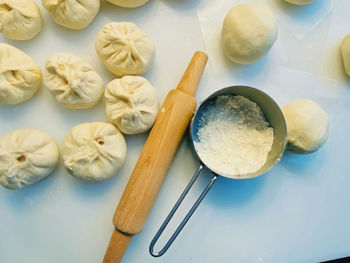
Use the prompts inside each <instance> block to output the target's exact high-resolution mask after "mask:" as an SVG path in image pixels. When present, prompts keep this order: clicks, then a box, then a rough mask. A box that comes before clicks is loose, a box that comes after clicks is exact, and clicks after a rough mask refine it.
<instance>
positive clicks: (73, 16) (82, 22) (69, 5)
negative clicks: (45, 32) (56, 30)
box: [42, 0, 100, 30]
mask: <svg viewBox="0 0 350 263" xmlns="http://www.w3.org/2000/svg"><path fill="white" fill-rule="evenodd" d="M42 3H43V5H44V7H45V8H46V10H47V11H48V12H49V14H50V16H51V18H52V19H53V20H54V21H55V22H56V23H57V24H59V25H61V26H64V27H66V28H69V29H73V30H80V29H83V28H84V27H87V26H88V25H89V24H90V23H91V22H92V20H94V18H95V16H96V15H97V13H98V11H99V9H100V0H42Z"/></svg>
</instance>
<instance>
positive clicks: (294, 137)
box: [283, 99, 329, 153]
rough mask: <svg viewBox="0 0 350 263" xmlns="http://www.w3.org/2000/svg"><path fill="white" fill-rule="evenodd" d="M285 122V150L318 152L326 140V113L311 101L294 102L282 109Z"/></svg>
mask: <svg viewBox="0 0 350 263" xmlns="http://www.w3.org/2000/svg"><path fill="white" fill-rule="evenodd" d="M283 113H284V116H285V118H286V122H287V129H288V145H287V150H289V151H291V152H294V153H311V152H314V151H316V150H318V149H319V148H320V147H321V146H322V145H323V144H324V143H325V142H326V140H327V138H328V129H329V128H328V116H327V113H326V112H325V111H324V110H323V109H322V108H321V107H320V106H318V105H317V104H316V103H315V102H313V101H311V100H306V99H302V100H295V101H292V102H291V103H289V104H287V105H286V106H284V108H283Z"/></svg>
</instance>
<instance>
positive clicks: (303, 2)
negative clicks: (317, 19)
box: [284, 0, 314, 5]
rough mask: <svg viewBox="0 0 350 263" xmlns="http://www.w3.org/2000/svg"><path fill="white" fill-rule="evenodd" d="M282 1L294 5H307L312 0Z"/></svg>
mask: <svg viewBox="0 0 350 263" xmlns="http://www.w3.org/2000/svg"><path fill="white" fill-rule="evenodd" d="M284 1H286V2H288V3H290V4H295V5H307V4H310V3H312V2H313V1H314V0H284Z"/></svg>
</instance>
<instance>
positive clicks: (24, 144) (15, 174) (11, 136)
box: [0, 129, 59, 189]
mask: <svg viewBox="0 0 350 263" xmlns="http://www.w3.org/2000/svg"><path fill="white" fill-rule="evenodd" d="M58 157H59V150H58V146H57V143H56V142H55V140H54V139H53V138H52V137H51V136H50V135H48V134H47V133H45V132H43V131H40V130H35V129H20V130H15V131H12V132H10V133H7V134H5V135H4V136H2V137H1V138H0V184H2V185H3V186H4V187H6V188H8V189H18V188H21V187H23V186H26V185H30V184H34V183H36V182H37V181H39V180H41V179H43V178H44V177H46V176H47V175H49V174H50V173H51V172H52V171H53V170H54V169H55V168H56V166H57V163H58Z"/></svg>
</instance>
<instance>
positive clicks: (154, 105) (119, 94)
mask: <svg viewBox="0 0 350 263" xmlns="http://www.w3.org/2000/svg"><path fill="white" fill-rule="evenodd" d="M105 99H106V114H107V117H108V119H109V121H110V122H112V123H113V124H115V125H116V126H117V127H118V128H119V130H121V131H122V132H123V133H126V134H137V133H141V132H145V131H147V130H149V129H150V128H151V127H152V126H153V123H154V122H155V120H156V118H157V114H158V95H157V92H156V90H155V89H154V88H153V86H152V85H151V83H149V82H148V80H146V79H145V78H143V77H138V76H124V77H122V78H121V79H115V80H113V81H111V82H110V83H109V84H108V85H107V88H106V91H105Z"/></svg>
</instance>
